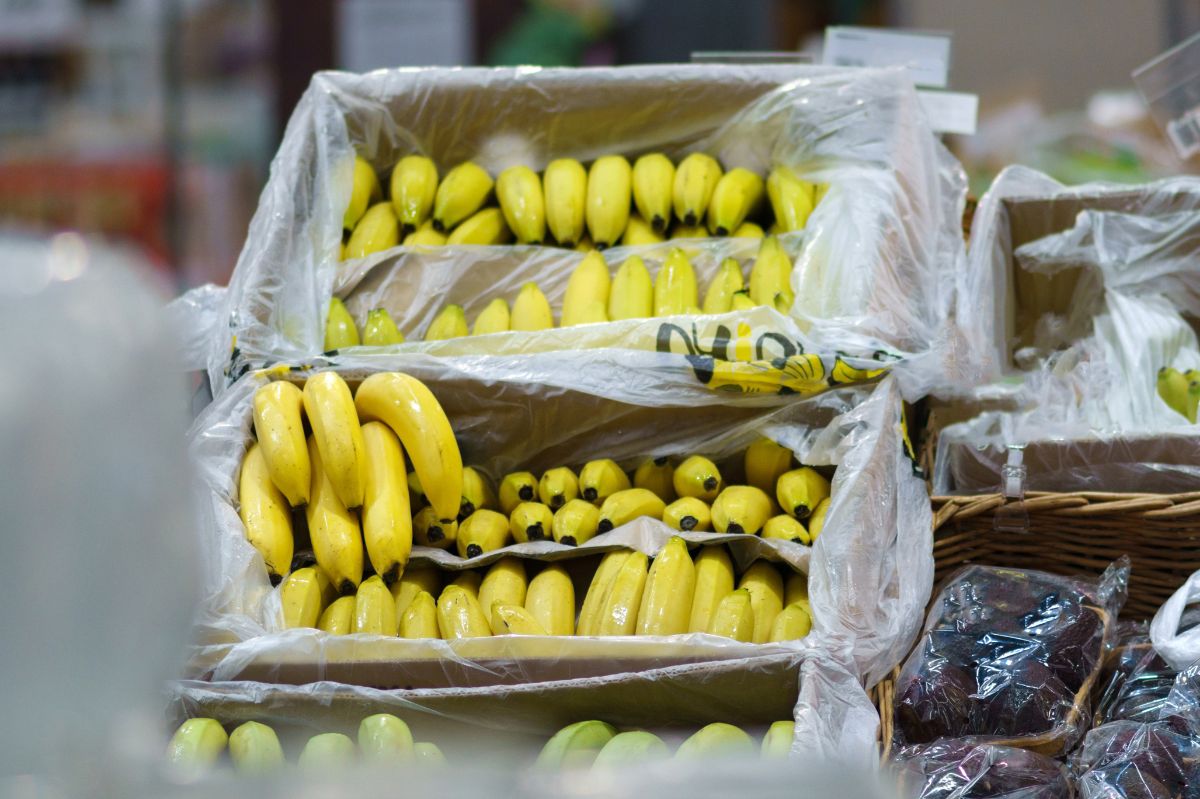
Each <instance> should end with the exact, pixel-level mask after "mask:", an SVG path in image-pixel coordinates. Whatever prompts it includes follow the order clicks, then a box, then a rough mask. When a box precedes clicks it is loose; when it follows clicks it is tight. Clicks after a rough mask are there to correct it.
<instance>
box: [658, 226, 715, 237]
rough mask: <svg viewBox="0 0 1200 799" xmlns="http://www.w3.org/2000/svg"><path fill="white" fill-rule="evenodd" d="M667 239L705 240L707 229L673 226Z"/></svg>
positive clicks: (702, 227)
mask: <svg viewBox="0 0 1200 799" xmlns="http://www.w3.org/2000/svg"><path fill="white" fill-rule="evenodd" d="M667 238H668V239H706V238H708V228H706V227H704V225H675V226H674V227H673V228H671V232H670V234H668V236H667Z"/></svg>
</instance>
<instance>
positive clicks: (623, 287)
mask: <svg viewBox="0 0 1200 799" xmlns="http://www.w3.org/2000/svg"><path fill="white" fill-rule="evenodd" d="M653 315H654V282H653V281H652V280H651V279H650V270H648V269H646V263H645V262H644V261H643V260H642V259H641V257H639V256H637V255H631V256H630V257H628V258H626V259H625V262H624V263H623V264H621V266H620V267H618V269H617V274H616V276H615V277H613V281H612V286H611V288H610V290H609V294H608V318H609V319H612V320H613V321H614V322H615V321H617V320H620V319H646V318H649V317H651V316H653Z"/></svg>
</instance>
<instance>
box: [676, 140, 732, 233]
mask: <svg viewBox="0 0 1200 799" xmlns="http://www.w3.org/2000/svg"><path fill="white" fill-rule="evenodd" d="M720 179H721V165H720V164H718V163H717V161H716V159H715V158H713V157H712V156H709V155H705V154H704V153H692V154H691V155H689V156H688V157H687V158H685V159H683V161H681V162H680V163H679V168H678V169H677V170H675V185H674V190H673V199H674V205H675V216H676V217H678V219H679V220H680V221H681V222H683V224H685V225H702V224H703V223H704V214H705V212H706V211H707V210H708V202H709V200H710V199H712V195H713V190H714V189H716V188H717V182H718V181H719V180H720ZM701 235H702V236H703V235H706V234H704V233H702V234H701Z"/></svg>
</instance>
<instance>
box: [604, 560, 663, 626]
mask: <svg viewBox="0 0 1200 799" xmlns="http://www.w3.org/2000/svg"><path fill="white" fill-rule="evenodd" d="M649 561H650V559H649V558H647V557H646V555H645V553H644V552H631V553H630V554H629V557H628V558H626V559H625V562H624V563H622V564H621V570H620V571H619V572H617V575H616V577H615V578H614V579H613V583H612V588H611V589H609V591H608V595H607V596H606V597H605V598H604V604H603V606H602V607H601V608H600V614H599V616H598V619H597V624H596V633H595V634H596V635H633V634H634V632H635V631H636V630H637V620H638V608H639V607H641V604H642V592H643V591H644V590H645V588H646V577H647V569H648V566H649Z"/></svg>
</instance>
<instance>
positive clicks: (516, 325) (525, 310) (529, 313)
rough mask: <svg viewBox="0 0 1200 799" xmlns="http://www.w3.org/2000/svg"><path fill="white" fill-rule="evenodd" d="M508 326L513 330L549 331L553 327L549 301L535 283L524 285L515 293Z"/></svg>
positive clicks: (552, 315)
mask: <svg viewBox="0 0 1200 799" xmlns="http://www.w3.org/2000/svg"><path fill="white" fill-rule="evenodd" d="M510 324H511V325H512V329H513V330H549V329H550V328H552V327H554V313H553V312H552V311H551V310H550V301H549V300H547V299H546V295H545V294H543V293H542V290H541V289H540V288H538V284H537V283H533V282H529V283H526V284H525V285H524V286H521V290H520V291H519V292H517V298H516V299H515V300H513V307H512V318H511V320H510Z"/></svg>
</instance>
